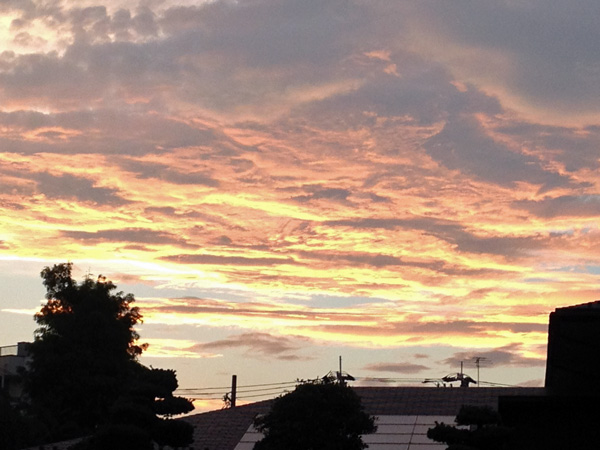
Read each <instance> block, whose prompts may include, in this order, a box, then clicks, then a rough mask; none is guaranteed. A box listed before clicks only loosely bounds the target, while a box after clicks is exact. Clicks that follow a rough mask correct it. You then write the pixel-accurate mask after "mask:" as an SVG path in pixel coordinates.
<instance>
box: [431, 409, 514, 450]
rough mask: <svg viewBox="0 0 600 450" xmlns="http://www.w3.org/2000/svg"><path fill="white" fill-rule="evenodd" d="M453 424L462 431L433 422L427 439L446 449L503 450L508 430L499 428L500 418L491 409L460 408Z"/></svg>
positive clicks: (508, 437) (509, 434) (502, 427)
mask: <svg viewBox="0 0 600 450" xmlns="http://www.w3.org/2000/svg"><path fill="white" fill-rule="evenodd" d="M455 422H456V424H457V425H459V426H463V428H457V427H455V426H452V425H446V424H444V423H437V422H436V425H435V427H434V428H430V429H429V430H428V431H427V437H428V438H429V439H433V440H434V441H436V442H444V443H446V444H448V449H447V450H503V449H506V448H507V447H506V444H507V442H508V440H509V439H510V436H511V430H510V429H509V428H507V427H504V426H502V425H501V421H500V416H499V415H498V413H497V412H496V411H495V410H494V409H492V408H491V407H489V406H470V405H463V406H462V407H461V409H460V411H459V413H458V415H457V416H456V419H455ZM467 426H469V427H467Z"/></svg>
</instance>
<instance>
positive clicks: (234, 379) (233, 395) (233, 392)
mask: <svg viewBox="0 0 600 450" xmlns="http://www.w3.org/2000/svg"><path fill="white" fill-rule="evenodd" d="M236 396H237V375H232V376H231V408H235V398H236Z"/></svg>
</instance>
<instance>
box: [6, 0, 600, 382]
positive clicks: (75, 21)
mask: <svg viewBox="0 0 600 450" xmlns="http://www.w3.org/2000/svg"><path fill="white" fill-rule="evenodd" d="M541 8H543V9H544V11H543V13H544V14H540V11H539V10H540V9H541ZM0 14H1V17H0V42H1V46H2V48H3V49H5V51H4V52H2V53H0V149H1V153H0V204H1V205H2V213H1V214H2V220H0V266H1V267H2V271H1V275H0V277H1V278H2V280H3V281H4V282H5V284H6V285H7V292H6V294H7V295H6V297H4V298H3V299H2V300H0V302H1V303H0V310H1V312H0V320H2V321H3V323H10V324H11V325H10V326H9V327H8V328H7V330H8V331H7V332H6V334H5V336H4V339H6V342H4V343H2V345H10V344H12V343H14V342H15V341H17V340H30V339H31V338H32V333H33V329H34V323H33V320H30V318H28V315H27V314H19V313H20V312H21V313H22V312H28V311H29V312H30V311H32V310H35V308H37V307H38V306H39V304H40V301H42V300H43V289H42V286H41V280H40V279H39V278H38V274H39V272H40V271H41V269H42V268H43V267H44V266H46V265H52V264H54V263H60V262H65V261H67V260H70V261H73V262H74V264H75V269H76V275H77V276H84V275H85V274H86V273H88V272H91V273H93V274H103V275H105V276H107V277H108V278H110V279H112V280H113V281H114V282H115V283H116V284H117V285H118V286H119V288H120V289H122V290H124V291H126V292H132V293H133V294H134V295H135V296H136V298H137V306H139V307H140V308H141V310H142V314H143V315H144V317H145V322H144V324H143V326H142V327H141V328H140V334H141V335H142V341H147V342H148V343H150V344H151V345H150V349H149V350H148V352H147V354H146V356H144V358H146V360H147V361H155V360H156V361H157V362H155V363H154V364H156V365H159V364H166V365H169V366H171V367H174V368H176V369H177V371H178V375H179V378H180V385H182V386H183V387H186V386H187V387H197V386H199V385H211V384H213V385H219V386H220V385H223V384H224V383H225V384H227V382H228V381H227V380H228V378H229V377H230V375H231V374H233V373H236V372H237V374H238V376H240V379H241V380H244V379H245V380H247V383H248V384H251V383H260V382H261V381H266V382H278V381H289V380H294V379H297V378H314V377H316V376H319V375H324V374H325V373H327V372H328V371H329V370H330V369H332V368H334V367H335V366H336V362H337V357H338V355H340V354H343V355H344V358H345V361H346V364H347V366H346V368H347V370H348V371H349V372H351V373H352V374H353V375H355V376H357V377H359V378H362V379H363V381H364V380H367V379H369V378H377V377H387V378H402V377H407V376H410V377H411V378H434V377H437V376H443V375H445V374H446V373H448V372H452V371H456V370H457V364H458V365H459V362H460V360H468V359H469V358H472V357H473V356H476V355H478V356H485V357H487V358H489V359H490V360H491V361H492V366H491V367H489V368H486V371H487V372H483V373H484V377H483V378H484V379H485V378H486V377H485V374H486V373H487V374H488V375H487V379H488V380H489V381H496V382H500V383H505V384H536V383H537V384H541V383H542V379H543V376H544V362H545V345H546V326H547V320H548V314H549V313H550V312H551V311H553V310H554V309H555V308H556V307H560V306H567V305H571V304H576V303H583V302H587V301H592V300H596V299H597V298H598V287H597V286H598V276H599V274H600V256H599V255H600V252H599V251H598V250H599V248H598V242H599V240H600V230H599V227H598V224H599V220H598V218H599V217H600V189H599V181H600V176H599V168H600V150H599V148H600V123H599V122H596V121H595V119H594V118H595V117H598V112H599V110H598V105H600V103H598V101H597V98H598V95H599V94H600V92H599V89H600V87H599V86H600V79H599V76H600V72H599V71H598V70H597V68H598V67H600V56H599V54H598V52H597V48H598V45H600V31H598V30H600V27H598V26H596V25H597V24H594V23H592V22H593V20H592V19H591V18H594V17H600V6H598V4H597V2H595V1H592V0H581V1H579V2H575V3H572V2H567V1H559V2H554V3H553V5H552V6H548V5H540V4H539V2H534V1H524V2H478V3H477V4H475V5H474V4H472V3H469V4H463V3H462V2H444V1H442V0H432V1H423V2H377V1H374V2H366V3H365V2H360V1H337V0H331V1H329V0H327V1H323V2H297V1H293V0H258V1H255V2H232V1H228V0H216V1H210V2H177V1H160V0H159V1H151V2H139V4H136V3H133V4H132V3H131V2H123V1H110V2H105V3H103V2H101V1H95V0H90V1H86V2H85V3H77V4H75V3H73V2H66V1H62V2H61V1H59V2H56V1H45V0H34V1H33V2H23V4H20V3H19V2H12V3H10V4H5V5H2V6H0ZM29 317H30V316H29ZM165 358H169V359H168V360H167V359H165ZM159 359H160V360H159ZM158 361H160V362H158ZM365 382H366V381H365Z"/></svg>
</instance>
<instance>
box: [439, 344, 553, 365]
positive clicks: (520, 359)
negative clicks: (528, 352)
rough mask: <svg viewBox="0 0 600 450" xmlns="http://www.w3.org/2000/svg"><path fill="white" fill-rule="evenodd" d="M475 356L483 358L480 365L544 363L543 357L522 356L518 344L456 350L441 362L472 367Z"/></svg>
mask: <svg viewBox="0 0 600 450" xmlns="http://www.w3.org/2000/svg"><path fill="white" fill-rule="evenodd" d="M476 357H480V358H484V359H483V361H484V362H483V363H481V365H482V366H484V365H493V366H495V367H499V366H507V367H542V366H545V365H546V359H545V357H540V358H531V357H528V356H523V355H522V353H521V346H520V344H511V345H507V346H505V347H500V348H497V349H493V350H485V351H479V350H477V351H473V352H458V353H455V354H454V355H452V356H451V357H450V358H447V359H445V360H443V361H441V363H442V364H447V365H449V366H452V367H457V366H460V363H461V361H462V362H466V363H467V364H469V365H470V366H471V367H473V366H474V362H473V361H474V358H476Z"/></svg>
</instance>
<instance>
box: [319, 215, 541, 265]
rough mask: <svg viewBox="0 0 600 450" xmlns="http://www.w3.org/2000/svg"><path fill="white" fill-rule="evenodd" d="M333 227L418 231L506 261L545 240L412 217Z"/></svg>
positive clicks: (353, 221)
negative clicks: (487, 234) (481, 232)
mask: <svg viewBox="0 0 600 450" xmlns="http://www.w3.org/2000/svg"><path fill="white" fill-rule="evenodd" d="M325 224H326V225H328V226H333V227H351V228H364V229H370V228H372V229H378V228H380V229H386V230H393V229H395V228H404V229H412V230H420V231H423V232H424V233H426V234H429V235H432V236H435V237H437V238H439V239H442V240H445V241H447V242H449V243H451V244H454V245H456V248H457V249H458V250H459V251H464V252H469V253H481V254H485V253H487V254H495V255H502V256H506V257H509V258H512V257H520V256H526V255H527V254H528V253H529V252H530V251H531V250H536V249H540V248H543V247H544V245H545V244H547V238H545V237H543V236H539V235H535V236H525V237H521V236H492V237H482V236H477V235H476V234H474V233H472V232H470V231H468V230H467V229H466V228H465V227H464V226H463V225H462V224H460V223H457V222H452V221H450V220H445V219H436V218H429V217H416V218H408V219H392V218H367V219H348V220H332V221H327V222H325Z"/></svg>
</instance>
